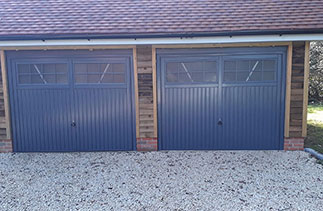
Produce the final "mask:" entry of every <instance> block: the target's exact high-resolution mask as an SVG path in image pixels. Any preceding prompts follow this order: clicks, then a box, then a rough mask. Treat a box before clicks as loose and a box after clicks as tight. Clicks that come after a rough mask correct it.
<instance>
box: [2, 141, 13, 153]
mask: <svg viewBox="0 0 323 211" xmlns="http://www.w3.org/2000/svg"><path fill="white" fill-rule="evenodd" d="M8 152H12V140H10V139H0V153H8Z"/></svg>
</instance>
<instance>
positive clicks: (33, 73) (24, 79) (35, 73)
mask: <svg viewBox="0 0 323 211" xmlns="http://www.w3.org/2000/svg"><path fill="white" fill-rule="evenodd" d="M17 70H18V84H19V85H53V84H67V83H68V65H67V64H66V63H65V64H64V63H61V64H60V63H31V64H17Z"/></svg>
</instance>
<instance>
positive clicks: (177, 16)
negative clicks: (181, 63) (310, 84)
mask: <svg viewBox="0 0 323 211" xmlns="http://www.w3.org/2000/svg"><path fill="white" fill-rule="evenodd" d="M0 22H1V24H0V38H1V37H10V36H22V35H73V34H86V35H107V36H108V35H119V34H125V35H151V34H164V35H169V34H191V33H192V34H194V33H201V34H202V33H222V32H246V31H247V32H248V31H249V32H252V31H268V30H274V31H275V30H284V31H290V30H294V31H297V30H303V31H304V30H309V31H310V30H323V1H322V0H198V1H197V0H153V1H151V0H46V1H42V0H24V1H17V0H0Z"/></svg>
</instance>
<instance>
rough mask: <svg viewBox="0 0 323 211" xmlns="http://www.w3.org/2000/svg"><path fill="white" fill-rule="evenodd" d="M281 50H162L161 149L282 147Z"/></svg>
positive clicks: (159, 61)
mask: <svg viewBox="0 0 323 211" xmlns="http://www.w3.org/2000/svg"><path fill="white" fill-rule="evenodd" d="M285 52H286V48H283V47H276V48H227V49H225V48H224V49H217V50H214V49H206V50H201V49H200V50H187V49H186V50H184V49H182V50H165V49H164V50H162V49H160V50H159V51H158V58H157V61H158V118H159V120H158V122H159V140H160V144H159V148H160V149H162V150H173V149H175V150H195V149H199V150H208V149H226V150H229V149H235V150H238V149H282V148H283V122H284V93H285V92H284V90H285V89H284V87H285V84H284V81H285V66H286V65H285V64H286V63H285V60H286V58H285V57H286V56H285Z"/></svg>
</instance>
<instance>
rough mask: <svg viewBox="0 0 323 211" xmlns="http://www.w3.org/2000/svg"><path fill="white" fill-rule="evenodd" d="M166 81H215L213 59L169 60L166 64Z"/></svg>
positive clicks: (215, 72) (215, 70) (215, 67)
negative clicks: (192, 60)
mask: <svg viewBox="0 0 323 211" xmlns="http://www.w3.org/2000/svg"><path fill="white" fill-rule="evenodd" d="M166 81H167V82H168V83H182V84H191V83H204V82H216V81H217V64H216V62H215V61H194V62H184V61H183V62H169V63H167V65H166Z"/></svg>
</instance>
